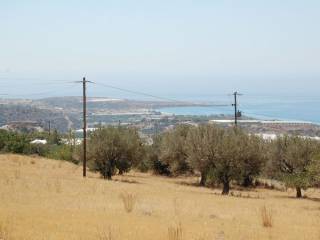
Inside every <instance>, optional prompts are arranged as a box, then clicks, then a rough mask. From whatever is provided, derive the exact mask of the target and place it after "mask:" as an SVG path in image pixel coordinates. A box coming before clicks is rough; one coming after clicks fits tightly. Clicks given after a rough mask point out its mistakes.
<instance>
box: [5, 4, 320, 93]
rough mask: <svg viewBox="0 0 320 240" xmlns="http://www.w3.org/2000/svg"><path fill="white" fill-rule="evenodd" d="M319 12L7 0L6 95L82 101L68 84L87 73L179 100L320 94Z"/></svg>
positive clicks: (313, 8) (286, 7) (300, 7)
mask: <svg viewBox="0 0 320 240" xmlns="http://www.w3.org/2000/svg"><path fill="white" fill-rule="evenodd" d="M319 11H320V1H318V0H304V1H301V0H299V1H298V0H281V1H279V0H237V1H235V0H234V1H231V0H230V1H227V0H226V1H223V0H161V1H152V0H145V1H143V0H134V1H133V0H109V1H106V0H104V1H103V0H101V1H98V0H91V1H88V0H87V1H83V0H68V1H65V0H55V1H45V0H42V1H40V0H37V1H36V0H20V1H18V0H1V1H0V29H1V38H0V49H1V51H0V52H1V56H0V94H8V96H22V95H23V96H26V95H28V94H29V96H30V97H36V96H43V95H45V96H47V95H48V96H49V95H50V93H48V94H42V95H41V94H39V93H42V92H43V93H45V92H46V91H47V90H48V91H49V92H50V91H51V90H52V94H53V95H54V94H60V95H61V94H62V95H69V94H72V95H74V94H77V92H79V91H78V90H79V89H78V88H77V87H75V88H73V87H72V86H71V87H70V90H68V89H69V83H65V82H70V81H75V80H81V79H82V77H83V76H86V77H87V78H88V80H91V81H96V82H101V83H105V84H111V85H114V86H118V87H122V88H127V89H132V90H138V91H144V92H148V93H151V94H158V95H161V96H170V97H172V96H176V97H184V96H191V95H192V96H200V95H203V96H209V95H210V94H227V93H231V92H233V91H235V90H239V91H242V92H244V93H249V94H268V95H271V94H283V95H293V96H294V95H316V94H317V93H318V89H319V88H320V30H319V23H320V14H319ZM93 89H95V90H94V91H93V92H92V94H94V95H107V96H109V95H117V93H116V91H114V90H110V89H109V90H107V89H102V88H99V87H95V88H93ZM60 90H61V91H60ZM53 92H55V93H53ZM80 93H81V92H80ZM37 94H38V95H37Z"/></svg>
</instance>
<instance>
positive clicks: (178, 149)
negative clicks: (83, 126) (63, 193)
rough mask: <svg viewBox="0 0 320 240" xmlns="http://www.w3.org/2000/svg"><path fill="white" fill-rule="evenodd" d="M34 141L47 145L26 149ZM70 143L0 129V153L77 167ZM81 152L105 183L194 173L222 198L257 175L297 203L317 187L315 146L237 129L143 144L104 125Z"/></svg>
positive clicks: (126, 131) (319, 163) (167, 136)
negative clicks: (140, 175) (289, 191)
mask: <svg viewBox="0 0 320 240" xmlns="http://www.w3.org/2000/svg"><path fill="white" fill-rule="evenodd" d="M34 139H45V140H47V144H31V143H30V142H31V141H32V140H34ZM75 143H76V139H75V136H74V134H73V133H72V132H69V133H68V134H66V135H61V134H59V133H58V132H57V131H53V132H52V133H51V134H48V133H46V132H42V133H17V132H8V131H4V130H0V151H1V152H11V153H19V154H37V155H40V156H43V157H47V158H53V159H60V160H66V161H72V162H74V163H80V162H81V161H82V145H78V146H76V144H75ZM87 150H88V152H87V153H88V154H87V156H88V166H89V168H90V169H91V170H93V171H98V172H99V173H100V174H101V176H102V177H103V178H105V179H111V178H112V176H113V175H115V174H120V175H121V174H124V173H125V172H128V171H129V170H130V169H132V168H134V169H137V170H139V171H142V172H147V171H152V172H153V173H154V174H159V175H165V176H171V177H175V176H179V175H185V174H196V175H199V176H200V181H199V185H201V186H206V187H221V188H222V194H229V191H230V188H231V187H232V186H234V185H239V186H242V187H254V186H255V185H256V183H257V182H259V181H258V180H259V178H260V177H261V176H263V177H264V178H268V179H275V180H278V181H280V182H282V183H284V184H285V186H286V187H290V188H295V189H296V192H297V195H296V196H297V197H298V198H301V197H302V190H304V189H307V188H309V187H314V186H319V185H320V177H319V176H320V174H319V173H320V143H319V142H318V141H315V140H312V139H308V138H304V137H299V136H279V137H278V138H277V139H276V140H273V141H266V140H263V139H262V138H260V137H258V136H255V135H253V134H248V133H247V132H245V131H244V130H241V129H239V128H221V127H218V126H216V125H212V124H203V125H199V126H197V127H195V126H190V125H178V126H177V127H176V128H174V129H172V130H169V131H167V132H164V133H162V134H159V135H155V136H154V138H153V143H152V144H146V143H145V142H144V141H143V140H142V138H141V137H140V135H139V133H138V131H137V129H135V128H130V127H120V126H117V127H111V126H109V127H105V128H102V127H100V128H98V129H97V130H96V131H94V132H92V133H90V134H89V138H88V146H87Z"/></svg>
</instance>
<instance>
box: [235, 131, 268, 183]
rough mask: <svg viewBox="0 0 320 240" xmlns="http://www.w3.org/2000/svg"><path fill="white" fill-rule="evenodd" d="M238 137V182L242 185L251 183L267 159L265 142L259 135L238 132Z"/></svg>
mask: <svg viewBox="0 0 320 240" xmlns="http://www.w3.org/2000/svg"><path fill="white" fill-rule="evenodd" d="M238 137H239V138H240V146H241V152H240V156H239V163H240V184H241V185H242V186H244V187H249V186H252V185H253V180H254V178H255V177H256V176H258V175H260V173H261V171H262V169H263V167H264V166H265V164H266V161H267V156H268V155H267V146H268V145H267V143H266V142H265V141H264V140H263V139H262V138H261V137H259V136H255V135H251V134H246V133H243V132H241V133H238Z"/></svg>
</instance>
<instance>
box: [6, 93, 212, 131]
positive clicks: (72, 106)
mask: <svg viewBox="0 0 320 240" xmlns="http://www.w3.org/2000/svg"><path fill="white" fill-rule="evenodd" d="M87 102H88V103H87V106H88V123H89V125H90V124H92V125H93V124H95V123H97V122H105V121H109V120H110V118H112V120H114V118H115V117H114V116H115V115H119V116H122V117H121V120H123V119H124V120H126V118H123V116H124V115H135V114H136V115H144V114H146V115H148V114H152V113H154V110H153V109H157V108H161V107H171V106H173V107H177V106H208V105H210V104H206V103H188V102H165V101H137V100H127V99H112V98H88V99H87ZM110 116H112V117H110ZM81 119H82V97H54V98H44V99H36V100H31V99H0V125H1V126H3V125H7V124H10V123H11V122H23V121H32V122H37V123H38V125H39V127H42V128H44V129H46V128H48V123H49V121H50V122H51V127H52V128H56V129H57V130H59V131H61V132H66V131H68V129H70V128H71V129H78V128H81V122H82V120H81ZM131 120H132V119H131Z"/></svg>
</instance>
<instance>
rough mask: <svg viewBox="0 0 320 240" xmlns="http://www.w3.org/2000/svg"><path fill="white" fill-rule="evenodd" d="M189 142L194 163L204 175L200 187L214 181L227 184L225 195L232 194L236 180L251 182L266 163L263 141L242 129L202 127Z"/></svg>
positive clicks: (189, 137) (190, 134) (196, 130)
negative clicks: (231, 184) (233, 183)
mask: <svg viewBox="0 0 320 240" xmlns="http://www.w3.org/2000/svg"><path fill="white" fill-rule="evenodd" d="M187 142H188V155H189V161H190V164H191V166H192V167H193V168H195V169H196V170H197V171H199V172H200V173H201V180H200V184H201V185H205V184H206V181H207V180H208V178H210V179H211V180H213V181H214V182H216V183H218V184H222V185H223V191H222V194H228V193H229V190H230V183H231V182H232V181H238V182H243V183H245V184H249V183H251V181H252V179H253V177H255V176H256V175H258V174H259V173H260V171H261V168H262V166H263V163H264V157H263V155H262V149H263V141H262V140H261V139H259V138H258V137H256V136H254V135H249V134H247V133H245V132H243V131H242V130H240V129H238V128H229V129H222V128H219V127H217V126H215V125H201V126H199V127H197V128H193V129H192V130H191V131H190V132H189V135H188V141H187Z"/></svg>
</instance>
